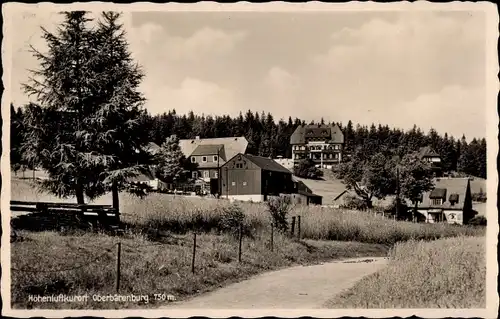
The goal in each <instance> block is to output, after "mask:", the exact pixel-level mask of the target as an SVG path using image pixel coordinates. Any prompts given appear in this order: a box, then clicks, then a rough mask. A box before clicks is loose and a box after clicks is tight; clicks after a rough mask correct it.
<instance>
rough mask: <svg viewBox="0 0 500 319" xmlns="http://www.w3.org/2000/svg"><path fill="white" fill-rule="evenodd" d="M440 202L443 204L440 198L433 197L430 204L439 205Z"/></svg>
mask: <svg viewBox="0 0 500 319" xmlns="http://www.w3.org/2000/svg"><path fill="white" fill-rule="evenodd" d="M442 204H443V199H442V198H433V199H432V205H436V206H439V205H442Z"/></svg>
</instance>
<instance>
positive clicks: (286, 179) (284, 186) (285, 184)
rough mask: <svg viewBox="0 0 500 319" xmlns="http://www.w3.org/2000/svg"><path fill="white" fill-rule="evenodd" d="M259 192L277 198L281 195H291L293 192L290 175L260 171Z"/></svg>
mask: <svg viewBox="0 0 500 319" xmlns="http://www.w3.org/2000/svg"><path fill="white" fill-rule="evenodd" d="M261 180H262V185H261V190H262V194H264V195H275V196H279V194H281V193H291V192H292V191H293V182H292V174H291V173H290V174H288V173H282V172H273V171H266V170H262V171H261Z"/></svg>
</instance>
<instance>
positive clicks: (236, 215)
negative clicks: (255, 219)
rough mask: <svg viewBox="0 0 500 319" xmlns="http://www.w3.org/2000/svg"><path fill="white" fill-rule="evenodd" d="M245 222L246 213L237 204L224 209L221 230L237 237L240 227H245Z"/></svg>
mask: <svg viewBox="0 0 500 319" xmlns="http://www.w3.org/2000/svg"><path fill="white" fill-rule="evenodd" d="M244 221H245V213H244V212H243V209H241V207H240V206H238V205H237V204H231V205H230V206H227V207H224V208H222V214H221V218H220V226H219V227H220V230H221V231H223V232H227V233H230V234H232V235H236V234H238V232H239V229H240V226H243V223H244Z"/></svg>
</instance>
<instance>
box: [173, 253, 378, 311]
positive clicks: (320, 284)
mask: <svg viewBox="0 0 500 319" xmlns="http://www.w3.org/2000/svg"><path fill="white" fill-rule="evenodd" d="M386 263H387V259H386V258H383V257H374V258H371V257H365V258H356V259H348V260H341V261H336V262H329V263H324V264H321V265H315V266H297V267H292V268H286V269H283V270H278V271H272V272H268V273H264V274H262V275H258V276H256V277H254V278H251V279H249V280H245V281H242V282H239V283H235V284H232V285H229V286H227V287H225V288H221V289H218V290H216V291H213V292H210V293H207V294H204V295H201V296H198V297H195V298H193V299H191V300H187V301H183V302H179V303H173V304H170V305H168V306H167V307H168V308H208V309H214V308H216V309H230V308H232V309H234V308H240V309H250V308H262V309H266V308H267V309H269V308H281V309H290V308H308V309H311V308H321V307H322V306H323V305H324V304H325V303H326V302H327V301H328V300H329V299H331V298H332V297H333V296H335V295H336V294H338V293H340V292H341V291H342V290H344V289H347V288H350V287H351V286H353V285H354V283H356V282H357V281H358V280H360V279H361V278H363V277H364V276H366V275H369V274H371V273H374V272H376V271H377V270H379V269H381V268H382V267H384V265H385V264H386Z"/></svg>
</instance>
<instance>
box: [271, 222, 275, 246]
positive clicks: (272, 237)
mask: <svg viewBox="0 0 500 319" xmlns="http://www.w3.org/2000/svg"><path fill="white" fill-rule="evenodd" d="M273 249H274V222H271V251H273Z"/></svg>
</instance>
